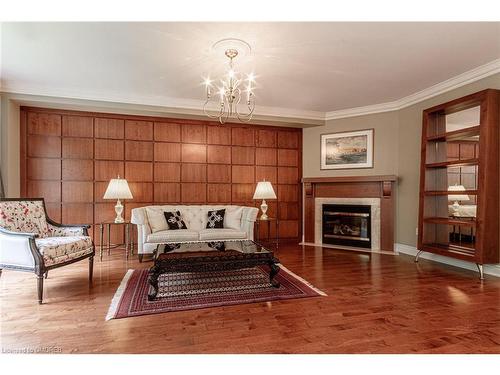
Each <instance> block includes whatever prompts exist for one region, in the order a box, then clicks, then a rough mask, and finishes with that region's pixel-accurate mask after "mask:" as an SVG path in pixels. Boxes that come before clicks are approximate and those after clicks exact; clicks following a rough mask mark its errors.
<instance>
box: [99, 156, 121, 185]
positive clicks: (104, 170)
mask: <svg viewBox="0 0 500 375" xmlns="http://www.w3.org/2000/svg"><path fill="white" fill-rule="evenodd" d="M94 176H95V177H94V178H95V180H96V181H109V180H111V179H112V178H116V177H118V176H122V177H123V176H125V163H124V162H123V161H111V160H96V161H95V162H94Z"/></svg>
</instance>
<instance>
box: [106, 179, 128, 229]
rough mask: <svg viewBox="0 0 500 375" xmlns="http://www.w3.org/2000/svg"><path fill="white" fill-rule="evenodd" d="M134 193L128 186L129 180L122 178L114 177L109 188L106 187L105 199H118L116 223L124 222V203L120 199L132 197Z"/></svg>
mask: <svg viewBox="0 0 500 375" xmlns="http://www.w3.org/2000/svg"><path fill="white" fill-rule="evenodd" d="M132 198H133V197H132V193H131V191H130V188H129V187H128V183H127V180H125V179H123V178H120V176H118V178H113V179H111V181H109V185H108V188H107V189H106V192H105V193H104V197H103V199H117V202H116V206H115V212H116V218H115V223H123V222H124V220H123V217H122V212H123V205H122V203H121V202H120V199H132Z"/></svg>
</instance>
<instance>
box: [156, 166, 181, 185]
mask: <svg viewBox="0 0 500 375" xmlns="http://www.w3.org/2000/svg"><path fill="white" fill-rule="evenodd" d="M154 180H155V181H157V182H180V180H181V164H179V163H155V166H154Z"/></svg>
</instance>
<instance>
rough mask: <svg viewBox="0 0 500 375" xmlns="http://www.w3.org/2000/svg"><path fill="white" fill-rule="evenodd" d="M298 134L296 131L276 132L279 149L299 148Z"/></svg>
mask: <svg viewBox="0 0 500 375" xmlns="http://www.w3.org/2000/svg"><path fill="white" fill-rule="evenodd" d="M299 134H300V133H299V132H296V131H284V130H279V131H278V147H279V148H299V146H300V144H299Z"/></svg>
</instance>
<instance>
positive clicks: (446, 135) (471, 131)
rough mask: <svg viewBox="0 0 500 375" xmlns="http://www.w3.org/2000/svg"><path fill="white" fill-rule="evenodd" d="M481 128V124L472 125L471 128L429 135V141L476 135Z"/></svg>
mask: <svg viewBox="0 0 500 375" xmlns="http://www.w3.org/2000/svg"><path fill="white" fill-rule="evenodd" d="M479 130H480V127H479V125H477V126H471V127H470V128H464V129H460V130H455V131H452V132H446V133H441V134H436V135H431V136H429V137H427V141H456V140H459V139H462V138H464V137H474V136H476V135H479Z"/></svg>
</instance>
